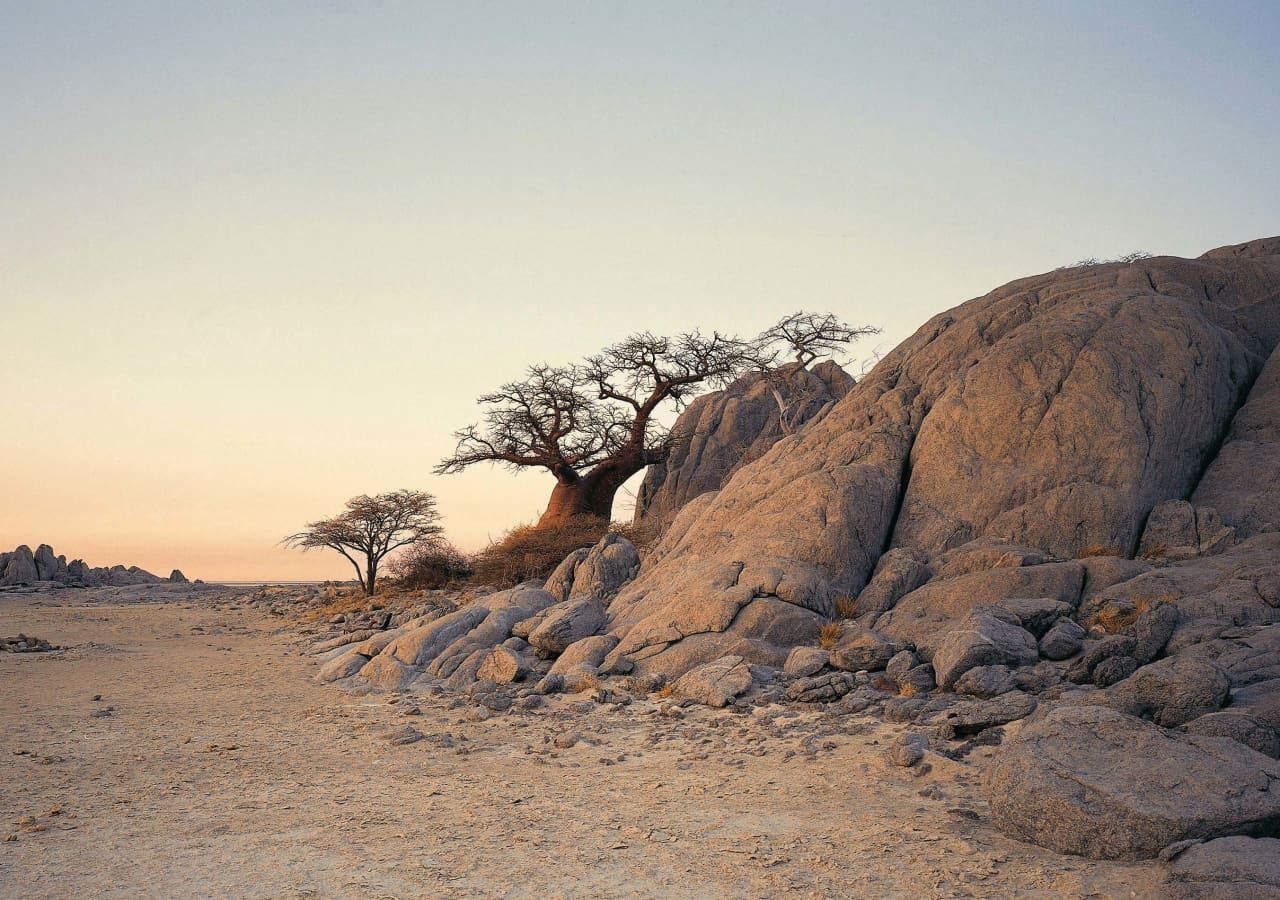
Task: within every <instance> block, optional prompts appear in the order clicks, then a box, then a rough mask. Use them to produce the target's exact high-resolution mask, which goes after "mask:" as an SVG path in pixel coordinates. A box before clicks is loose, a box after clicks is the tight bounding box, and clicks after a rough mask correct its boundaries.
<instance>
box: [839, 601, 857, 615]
mask: <svg viewBox="0 0 1280 900" xmlns="http://www.w3.org/2000/svg"><path fill="white" fill-rule="evenodd" d="M857 614H858V601H857V598H855V597H837V598H836V615H837V616H838V617H840V618H841V619H852V618H854V617H855V616H856V615H857Z"/></svg>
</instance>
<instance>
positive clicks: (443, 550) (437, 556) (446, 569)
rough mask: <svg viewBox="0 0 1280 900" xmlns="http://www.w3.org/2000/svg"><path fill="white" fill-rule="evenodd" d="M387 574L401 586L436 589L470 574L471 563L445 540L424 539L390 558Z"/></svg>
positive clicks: (397, 585) (407, 588) (414, 588)
mask: <svg viewBox="0 0 1280 900" xmlns="http://www.w3.org/2000/svg"><path fill="white" fill-rule="evenodd" d="M387 574H389V575H390V576H391V578H392V579H394V581H395V586H396V587H398V588H400V589H401V590H436V589H439V588H443V587H446V586H447V585H449V584H452V583H453V582H455V581H461V580H462V579H464V578H468V577H470V575H471V563H470V561H469V560H468V559H467V557H466V556H464V555H463V553H462V551H461V550H459V549H458V548H457V547H455V546H453V544H451V543H449V542H448V541H445V540H439V541H427V542H424V543H421V544H417V545H415V546H413V547H410V548H409V549H408V550H406V551H405V552H404V553H402V554H400V555H399V556H397V557H396V558H395V559H393V560H392V561H391V562H390V563H389V564H388V565H387Z"/></svg>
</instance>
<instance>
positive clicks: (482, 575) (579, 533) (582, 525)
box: [471, 516, 609, 588]
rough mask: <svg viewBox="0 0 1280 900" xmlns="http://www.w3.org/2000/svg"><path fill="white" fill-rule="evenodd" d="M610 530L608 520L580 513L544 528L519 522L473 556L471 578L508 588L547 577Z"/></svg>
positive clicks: (480, 582) (481, 582)
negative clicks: (562, 563) (563, 562)
mask: <svg viewBox="0 0 1280 900" xmlns="http://www.w3.org/2000/svg"><path fill="white" fill-rule="evenodd" d="M608 530H609V522H608V521H607V520H605V519H601V518H597V517H595V516H578V517H577V518H574V519H570V520H569V521H567V522H564V523H563V524H558V525H548V526H546V527H543V528H538V527H537V526H534V525H518V526H516V527H515V528H513V529H511V530H510V531H508V532H507V533H506V534H505V535H504V536H503V537H502V538H500V539H499V540H496V541H494V542H493V543H492V544H490V545H489V546H488V547H486V548H484V549H483V550H481V551H480V552H479V553H477V554H476V555H475V556H474V557H472V558H471V569H472V572H473V573H474V574H473V575H472V580H473V581H475V582H477V583H479V584H488V585H492V586H494V587H498V588H507V587H511V586H513V585H516V584H519V583H520V582H522V581H529V580H530V579H534V578H546V577H547V576H548V575H550V574H551V572H552V570H554V569H555V567H556V566H558V565H560V563H561V562H562V561H563V560H564V558H565V557H566V556H568V555H569V554H570V553H572V552H573V551H574V550H578V549H581V548H582V547H590V546H591V545H592V544H594V543H595V542H596V541H598V540H600V538H601V537H603V536H604V534H605V533H606V532H607V531H608Z"/></svg>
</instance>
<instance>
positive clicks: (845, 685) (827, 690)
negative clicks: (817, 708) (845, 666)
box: [787, 672, 858, 703]
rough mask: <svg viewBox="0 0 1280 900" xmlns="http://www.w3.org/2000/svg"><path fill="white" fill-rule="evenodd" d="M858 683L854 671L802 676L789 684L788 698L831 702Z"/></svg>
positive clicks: (802, 701) (804, 701)
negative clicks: (808, 676)
mask: <svg viewBox="0 0 1280 900" xmlns="http://www.w3.org/2000/svg"><path fill="white" fill-rule="evenodd" d="M857 683H858V680H857V678H856V677H854V674H853V673H852V672H828V673H826V674H825V675H814V676H813V677H811V678H800V679H797V680H796V681H793V682H792V683H791V684H790V685H788V686H787V699H788V700H797V701H799V702H801V703H829V702H831V701H832V700H839V699H840V698H841V697H843V696H844V695H845V694H847V693H849V692H850V691H851V690H853V688H854V686H855V685H857Z"/></svg>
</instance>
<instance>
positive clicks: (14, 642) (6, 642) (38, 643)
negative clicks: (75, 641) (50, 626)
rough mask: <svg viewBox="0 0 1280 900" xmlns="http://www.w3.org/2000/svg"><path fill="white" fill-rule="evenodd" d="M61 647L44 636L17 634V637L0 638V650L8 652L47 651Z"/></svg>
mask: <svg viewBox="0 0 1280 900" xmlns="http://www.w3.org/2000/svg"><path fill="white" fill-rule="evenodd" d="M61 649H62V648H61V647H59V646H57V645H55V644H51V643H49V642H48V641H46V640H45V639H44V638H38V637H30V636H28V635H25V634H19V635H18V636H17V637H10V638H0V651H2V652H8V653H48V652H50V651H52V650H61Z"/></svg>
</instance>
